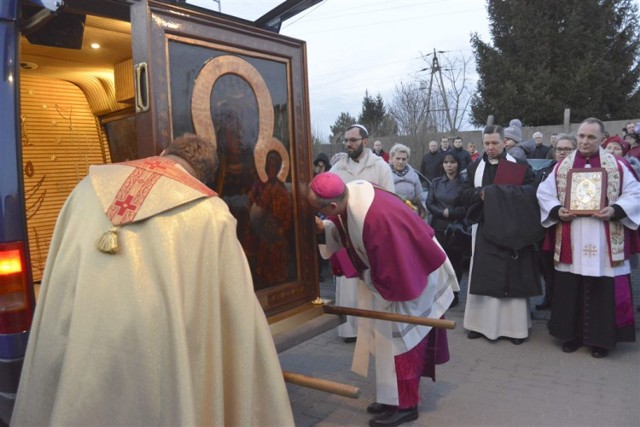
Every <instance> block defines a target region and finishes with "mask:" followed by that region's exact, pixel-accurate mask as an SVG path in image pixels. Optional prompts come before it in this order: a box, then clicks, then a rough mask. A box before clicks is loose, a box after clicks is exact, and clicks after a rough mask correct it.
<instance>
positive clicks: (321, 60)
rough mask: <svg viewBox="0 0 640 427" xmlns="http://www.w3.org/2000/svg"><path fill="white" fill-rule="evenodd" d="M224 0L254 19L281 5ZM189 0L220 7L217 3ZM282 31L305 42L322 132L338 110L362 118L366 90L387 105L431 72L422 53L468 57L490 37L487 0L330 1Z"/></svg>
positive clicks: (314, 119) (315, 118)
mask: <svg viewBox="0 0 640 427" xmlns="http://www.w3.org/2000/svg"><path fill="white" fill-rule="evenodd" d="M221 1H222V3H221V8H222V12H224V13H226V14H229V15H234V16H239V17H241V18H245V19H249V20H255V19H256V18H258V17H260V16H261V15H262V14H264V13H265V12H268V11H269V10H271V9H272V8H273V7H275V6H277V5H278V4H279V3H281V1H279V0H260V1H240V0H221ZM188 2H189V3H193V4H197V5H199V6H205V7H209V8H211V9H213V10H217V8H218V5H217V3H216V2H214V1H213V0H188ZM280 32H281V34H285V35H287V36H291V37H294V38H297V39H300V40H304V41H305V42H306V43H307V63H308V69H309V97H310V105H311V126H312V128H313V129H314V131H316V133H318V134H319V135H320V136H321V137H328V136H329V134H330V129H329V126H330V125H332V124H333V123H334V122H335V119H336V118H337V117H338V115H339V114H340V113H341V112H348V113H350V114H351V115H352V116H354V117H357V116H358V114H359V113H360V111H361V108H362V98H363V97H364V95H365V90H369V93H370V94H371V95H372V96H375V95H376V94H377V93H380V94H381V95H382V97H383V99H384V100H385V102H386V103H389V102H391V96H392V93H393V90H394V88H395V86H396V85H399V84H400V83H401V82H408V81H411V80H413V79H414V78H415V77H416V76H417V75H424V77H427V76H428V74H425V73H422V74H420V73H418V71H419V70H421V69H422V68H424V67H425V66H427V65H428V64H427V63H426V62H425V61H424V60H423V59H422V58H421V55H422V54H427V53H430V52H432V51H433V49H437V50H444V51H449V52H450V53H448V54H449V55H462V54H463V55H465V56H470V55H472V49H471V45H470V42H469V39H470V35H471V33H474V32H478V33H479V34H480V35H481V38H482V39H483V40H486V41H489V40H490V37H489V24H488V20H487V11H486V2H485V0H325V1H323V2H322V3H320V4H319V5H316V6H314V7H312V8H310V9H308V10H306V11H305V12H303V13H301V14H299V15H298V16H295V17H293V18H292V19H290V20H288V21H286V22H285V23H284V24H283V26H282V28H281V31H280ZM473 63H474V64H475V62H473ZM473 78H474V79H475V73H474V77H473ZM425 92H426V91H425ZM425 96H426V93H425Z"/></svg>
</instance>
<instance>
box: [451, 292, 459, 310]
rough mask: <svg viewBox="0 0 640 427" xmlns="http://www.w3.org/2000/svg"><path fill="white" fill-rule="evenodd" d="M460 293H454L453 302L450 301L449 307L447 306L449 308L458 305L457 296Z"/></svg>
mask: <svg viewBox="0 0 640 427" xmlns="http://www.w3.org/2000/svg"><path fill="white" fill-rule="evenodd" d="M459 293H460V292H454V293H453V301H451V305H450V306H449V308H453V307H456V306H457V305H458V303H459V302H460V300H459V298H458V294H459Z"/></svg>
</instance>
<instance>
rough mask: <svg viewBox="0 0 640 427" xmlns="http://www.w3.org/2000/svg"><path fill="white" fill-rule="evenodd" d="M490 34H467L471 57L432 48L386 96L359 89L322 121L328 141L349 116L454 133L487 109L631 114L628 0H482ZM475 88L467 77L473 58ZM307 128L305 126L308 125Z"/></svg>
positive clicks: (541, 119)
mask: <svg viewBox="0 0 640 427" xmlns="http://www.w3.org/2000/svg"><path fill="white" fill-rule="evenodd" d="M487 10H488V14H489V21H490V29H491V31H490V32H491V39H492V42H491V43H489V42H486V41H483V40H481V39H480V37H479V36H478V34H477V33H476V34H471V39H470V43H471V46H472V47H473V52H474V54H473V57H471V56H464V55H462V54H453V53H451V52H449V53H447V52H438V51H435V50H434V51H433V53H429V54H426V55H424V56H423V58H424V60H425V63H426V67H425V68H424V69H423V70H422V71H426V73H424V74H422V75H421V76H420V77H413V78H411V79H409V80H408V81H407V82H402V83H400V84H399V85H397V86H396V87H395V89H394V91H393V94H392V96H391V99H390V100H388V101H386V102H385V100H383V98H382V96H381V95H380V94H379V93H378V94H377V95H376V96H372V95H371V94H370V93H369V91H368V90H367V91H366V92H365V95H364V98H363V101H362V109H361V111H360V112H359V114H358V116H357V117H355V116H353V115H351V114H350V113H349V112H341V113H339V115H338V117H337V118H336V121H335V123H334V124H333V125H332V126H331V127H330V130H331V135H330V137H329V141H321V140H320V138H319V137H318V136H317V135H314V142H330V143H337V142H339V140H340V139H341V137H342V135H343V133H344V130H345V129H346V128H347V127H348V126H349V125H351V124H353V123H356V122H357V123H361V124H363V125H365V126H366V127H367V128H368V129H369V130H370V133H371V134H372V135H373V136H381V137H382V136H395V135H410V136H420V135H423V134H426V133H436V132H449V133H455V132H456V131H459V130H460V129H461V128H463V127H464V126H465V125H467V124H470V125H473V126H482V125H484V124H485V123H486V121H487V118H488V117H489V116H490V115H491V116H493V117H494V122H495V123H499V124H506V123H508V122H509V120H510V119H512V118H515V117H518V118H519V119H520V120H521V121H522V123H523V124H524V125H525V126H544V125H552V124H556V123H562V120H563V112H564V110H565V109H566V108H570V109H571V115H572V119H576V120H578V121H580V120H583V119H585V118H587V117H591V116H595V117H598V118H600V119H602V120H623V119H626V118H629V117H633V116H636V115H638V113H639V112H640V31H639V23H638V20H639V17H638V6H637V4H636V2H634V1H633V0H565V1H557V0H511V1H509V2H505V1H502V0H488V1H487ZM474 59H475V71H476V72H477V74H478V82H477V86H476V85H474V84H473V83H472V82H471V79H470V77H471V75H472V74H473V72H474V70H473V66H474V64H473V62H472V61H473V60H474ZM314 133H315V132H314Z"/></svg>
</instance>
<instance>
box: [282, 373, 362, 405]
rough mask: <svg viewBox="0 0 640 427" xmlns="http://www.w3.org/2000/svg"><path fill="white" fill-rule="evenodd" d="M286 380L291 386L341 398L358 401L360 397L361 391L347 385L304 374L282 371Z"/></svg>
mask: <svg viewBox="0 0 640 427" xmlns="http://www.w3.org/2000/svg"><path fill="white" fill-rule="evenodd" d="M282 375H283V376H284V380H285V381H286V382H288V383H291V384H296V385H299V386H302V387H308V388H313V389H316V390H320V391H324V392H326V393H332V394H338V395H340V396H345V397H350V398H352V399H357V398H358V397H359V396H360V389H359V388H358V387H354V386H351V385H347V384H342V383H337V382H335V381H329V380H323V379H320V378H315V377H310V376H307V375H304V374H298V373H295V372H290V371H282Z"/></svg>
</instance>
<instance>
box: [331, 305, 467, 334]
mask: <svg viewBox="0 0 640 427" xmlns="http://www.w3.org/2000/svg"><path fill="white" fill-rule="evenodd" d="M322 309H323V310H324V312H325V313H327V314H345V315H347V316H358V317H368V318H370V319H379V320H390V321H392V322H402V323H411V324H414V325H422V326H431V327H432V328H443V329H454V328H455V327H456V322H454V321H453V320H446V319H431V318H428V317H418V316H407V315H405V314H396V313H387V312H384V311H374V310H362V309H359V308H351V307H340V306H338V305H324V306H322Z"/></svg>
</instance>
